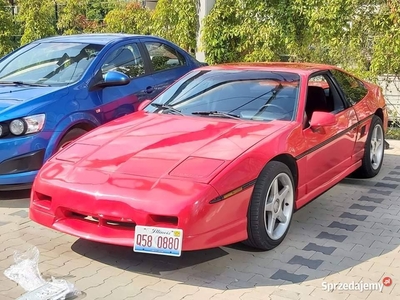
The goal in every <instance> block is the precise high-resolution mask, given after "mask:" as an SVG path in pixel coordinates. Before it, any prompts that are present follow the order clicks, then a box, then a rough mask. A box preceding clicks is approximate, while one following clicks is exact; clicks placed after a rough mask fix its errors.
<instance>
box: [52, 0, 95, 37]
mask: <svg viewBox="0 0 400 300" xmlns="http://www.w3.org/2000/svg"><path fill="white" fill-rule="evenodd" d="M88 2H89V1H88V0H68V1H66V2H65V5H63V6H61V10H60V16H59V18H58V22H57V28H58V29H59V30H61V31H62V32H63V33H64V34H76V33H81V32H82V31H83V29H84V28H83V26H82V25H83V20H82V19H86V17H85V14H86V6H87V4H88Z"/></svg>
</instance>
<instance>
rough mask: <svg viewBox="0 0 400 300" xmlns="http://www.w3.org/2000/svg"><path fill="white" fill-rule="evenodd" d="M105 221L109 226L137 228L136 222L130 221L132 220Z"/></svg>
mask: <svg viewBox="0 0 400 300" xmlns="http://www.w3.org/2000/svg"><path fill="white" fill-rule="evenodd" d="M104 221H105V225H107V226H114V227H115V226H120V227H125V228H132V229H135V226H136V224H135V223H130V222H115V221H107V220H104Z"/></svg>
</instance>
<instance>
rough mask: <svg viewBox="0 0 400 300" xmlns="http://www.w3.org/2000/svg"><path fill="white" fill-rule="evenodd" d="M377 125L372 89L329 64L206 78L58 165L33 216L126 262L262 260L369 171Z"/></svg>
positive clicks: (47, 170) (375, 168)
mask: <svg viewBox="0 0 400 300" xmlns="http://www.w3.org/2000/svg"><path fill="white" fill-rule="evenodd" d="M387 122H388V116H387V111H386V106H385V100H384V98H383V95H382V91H381V88H380V87H379V86H376V85H373V84H371V83H368V82H365V81H363V80H361V79H358V78H356V77H354V76H352V75H350V74H348V73H347V72H345V71H343V70H341V69H338V68H336V67H333V66H328V65H317V64H294V63H257V64H227V65H220V66H210V67H203V68H201V69H197V70H195V71H192V72H190V73H188V74H187V75H185V76H184V77H182V78H181V79H179V80H178V81H176V82H175V83H174V84H173V85H171V86H170V87H169V88H168V89H167V90H166V91H165V92H163V93H162V94H160V96H158V97H157V98H156V99H155V100H154V101H153V102H150V101H145V102H143V103H142V105H141V106H140V108H139V111H138V112H135V113H133V114H131V115H127V116H125V117H122V118H119V119H117V120H115V121H112V122H110V123H108V124H106V125H103V126H101V127H99V128H98V129H95V130H93V131H91V132H89V133H88V134H86V135H84V136H83V137H81V138H79V139H78V140H76V141H74V142H73V143H71V144H69V145H67V146H66V147H64V148H63V149H62V150H61V151H60V152H58V153H57V154H55V155H54V156H53V157H52V158H51V159H50V160H49V161H48V162H47V163H46V164H45V165H44V166H43V168H42V169H41V171H40V172H39V174H38V176H37V178H36V180H35V182H34V185H33V189H32V196H31V197H32V199H31V204H30V218H31V219H32V220H34V221H36V222H38V223H40V224H42V225H44V226H48V227H50V228H53V229H55V230H58V231H61V232H65V233H68V234H71V235H74V236H77V237H81V238H84V239H88V240H93V241H98V242H104V243H110V244H116V245H124V246H129V247H133V250H134V251H135V252H145V253H156V254H161V255H172V256H179V255H181V251H188V250H196V249H205V248H213V247H218V246H223V245H227V244H231V243H235V242H239V241H244V242H245V243H247V244H248V245H251V246H253V247H256V248H259V249H263V250H269V249H272V248H274V247H276V246H277V245H279V244H280V243H281V242H282V240H283V239H284V238H285V235H286V234H287V232H288V229H289V226H290V223H291V220H292V215H293V211H294V210H296V209H298V208H300V207H302V206H303V205H305V204H306V203H307V202H309V201H311V200H312V199H314V198H316V197H317V196H319V195H320V194H322V193H324V192H325V191H326V190H328V189H329V188H330V187H332V186H333V185H335V184H336V183H338V182H339V181H340V180H342V179H343V178H344V177H346V176H347V175H349V174H350V173H353V172H357V173H358V174H359V175H360V176H363V177H373V176H375V175H376V174H378V172H379V170H380V168H381V166H382V160H383V156H384V136H385V131H386V129H387Z"/></svg>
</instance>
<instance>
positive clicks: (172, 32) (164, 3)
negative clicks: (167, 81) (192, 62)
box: [152, 0, 199, 53]
mask: <svg viewBox="0 0 400 300" xmlns="http://www.w3.org/2000/svg"><path fill="white" fill-rule="evenodd" d="M198 10H199V1H198V0H159V1H158V2H157V6H156V9H155V11H154V14H153V18H152V23H153V33H154V34H155V35H158V36H161V37H163V38H165V39H168V40H170V41H172V42H174V43H176V44H177V45H179V46H180V47H182V48H184V49H185V50H187V51H188V52H192V53H194V52H195V51H196V43H197V32H198V29H199V20H198Z"/></svg>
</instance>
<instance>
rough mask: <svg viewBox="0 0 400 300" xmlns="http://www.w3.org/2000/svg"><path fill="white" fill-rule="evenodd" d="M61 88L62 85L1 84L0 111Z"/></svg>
mask: <svg viewBox="0 0 400 300" xmlns="http://www.w3.org/2000/svg"><path fill="white" fill-rule="evenodd" d="M58 90H60V87H29V86H9V85H7V86H2V85H0V113H2V112H3V111H5V110H6V109H8V108H11V107H13V106H16V105H20V104H22V103H24V102H27V101H30V100H33V99H37V98H39V97H41V96H44V95H47V94H50V93H52V92H55V91H58Z"/></svg>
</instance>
